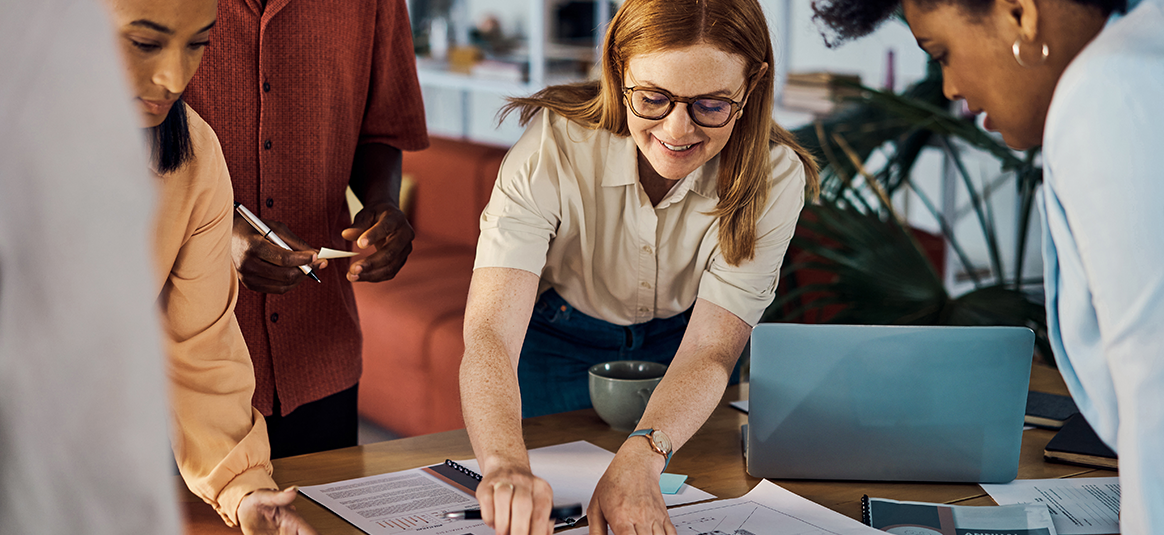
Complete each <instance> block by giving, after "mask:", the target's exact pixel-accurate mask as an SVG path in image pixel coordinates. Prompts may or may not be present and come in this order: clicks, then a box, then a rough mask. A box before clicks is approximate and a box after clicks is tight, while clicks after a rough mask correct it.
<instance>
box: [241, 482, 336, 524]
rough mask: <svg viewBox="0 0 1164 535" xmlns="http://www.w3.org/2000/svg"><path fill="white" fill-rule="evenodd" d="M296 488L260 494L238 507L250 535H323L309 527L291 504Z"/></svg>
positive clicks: (245, 498)
mask: <svg viewBox="0 0 1164 535" xmlns="http://www.w3.org/2000/svg"><path fill="white" fill-rule="evenodd" d="M295 495H296V490H295V487H287V488H286V489H283V490H282V491H274V490H267V489H261V490H256V491H254V492H252V493H250V494H247V495H246V497H244V498H243V499H242V502H240V503H239V504H238V523H239V526H240V527H241V528H242V531H243V533H244V534H246V535H319V533H318V532H316V531H315V529H313V528H312V527H311V526H310V525H308V524H307V522H306V521H305V520H303V518H302V517H300V516H299V513H298V512H296V511H295V508H294V507H292V506H291V502H294V501H295Z"/></svg>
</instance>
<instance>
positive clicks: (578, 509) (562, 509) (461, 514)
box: [445, 503, 582, 526]
mask: <svg viewBox="0 0 1164 535" xmlns="http://www.w3.org/2000/svg"><path fill="white" fill-rule="evenodd" d="M580 516H582V504H580V503H572V504H570V505H555V506H554V508H553V509H550V518H552V519H554V520H558V521H560V522H565V523H567V524H570V525H571V526H573V525H574V522H576V521H577V520H576V519H577V518H578V517H580ZM445 518H446V519H448V520H481V510H480V509H465V510H464V511H449V512H447V513H445Z"/></svg>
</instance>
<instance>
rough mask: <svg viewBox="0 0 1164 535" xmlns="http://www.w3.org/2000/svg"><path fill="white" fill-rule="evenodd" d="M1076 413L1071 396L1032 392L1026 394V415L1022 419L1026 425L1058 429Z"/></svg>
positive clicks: (1077, 411) (1076, 409) (1077, 410)
mask: <svg viewBox="0 0 1164 535" xmlns="http://www.w3.org/2000/svg"><path fill="white" fill-rule="evenodd" d="M1078 413H1079V409H1078V408H1077V407H1076V406H1075V401H1074V400H1072V399H1071V396H1060V395H1058V394H1047V393H1045V392H1033V391H1032V392H1028V393H1027V413H1026V417H1025V418H1024V422H1025V423H1026V424H1027V425H1033V426H1035V427H1044V428H1047V429H1059V428H1060V427H1063V423H1064V422H1066V421H1067V419H1068V418H1070V417H1071V415H1072V414H1078Z"/></svg>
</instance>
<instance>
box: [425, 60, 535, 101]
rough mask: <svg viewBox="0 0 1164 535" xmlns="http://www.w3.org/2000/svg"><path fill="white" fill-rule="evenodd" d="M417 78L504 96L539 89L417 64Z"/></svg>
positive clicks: (427, 83)
mask: <svg viewBox="0 0 1164 535" xmlns="http://www.w3.org/2000/svg"><path fill="white" fill-rule="evenodd" d="M416 75H417V78H418V79H419V80H420V85H421V86H430V87H440V88H444V89H456V90H459V91H483V92H486V93H494V94H498V95H504V96H525V95H529V94H530V93H533V92H534V91H537V90H538V89H540V88H535V87H534V86H533V85H532V84H528V83H524V82H509V81H505V80H492V79H489V78H482V77H479V76H472V75H468V74H461V73H456V72H451V71H447V70H443V69H436V68H431V67H426V66H423V65H421V64H419V62H418V64H417V68H416Z"/></svg>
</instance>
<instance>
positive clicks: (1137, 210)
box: [1042, 0, 1164, 533]
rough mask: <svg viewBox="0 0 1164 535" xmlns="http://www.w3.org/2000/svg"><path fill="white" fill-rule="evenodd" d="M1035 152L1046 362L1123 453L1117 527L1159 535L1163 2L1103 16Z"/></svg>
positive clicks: (1163, 475)
mask: <svg viewBox="0 0 1164 535" xmlns="http://www.w3.org/2000/svg"><path fill="white" fill-rule="evenodd" d="M1051 53H1052V54H1053V53H1054V50H1052V51H1051ZM1043 154H1044V161H1045V164H1046V166H1045V181H1044V184H1043V203H1042V212H1043V228H1044V239H1043V243H1044V265H1045V267H1044V270H1045V276H1046V281H1045V285H1046V292H1047V323H1048V327H1049V331H1050V332H1049V334H1050V337H1051V344H1052V348H1053V349H1054V352H1055V358H1056V360H1057V362H1058V363H1059V369H1060V371H1061V372H1062V374H1063V378H1064V380H1065V381H1066V382H1067V386H1068V388H1069V389H1070V390H1071V395H1072V396H1073V397H1074V398H1075V401H1076V403H1077V404H1078V405H1079V409H1080V411H1081V412H1082V413H1083V415H1084V416H1085V417H1086V418H1087V421H1088V422H1089V423H1091V425H1092V427H1094V428H1095V430H1096V432H1097V433H1098V434H1099V436H1100V438H1102V439H1103V440H1104V442H1106V443H1107V444H1108V445H1109V446H1111V447H1112V449H1114V450H1116V452H1117V453H1118V454H1119V458H1120V484H1121V487H1122V488H1121V494H1122V505H1121V515H1120V525H1121V531H1122V532H1123V533H1164V0H1142V1H1140V2H1139V5H1138V6H1136V8H1135V9H1134V10H1132V11H1131V12H1129V14H1128V15H1127V16H1124V17H1121V18H1118V19H1113V20H1112V21H1110V22H1109V23H1108V25H1107V27H1106V28H1105V29H1104V30H1103V31H1102V32H1101V33H1100V34H1099V36H1097V37H1096V38H1095V40H1094V41H1092V42H1091V43H1090V44H1089V45H1088V46H1087V47H1086V48H1085V49H1084V50H1083V51H1082V52H1081V53H1080V54H1079V56H1077V57H1076V58H1075V60H1074V61H1073V62H1072V63H1071V65H1070V66H1069V67H1068V68H1067V70H1066V71H1065V72H1064V73H1063V76H1062V78H1060V80H1059V83H1058V85H1057V86H1056V88H1055V95H1054V98H1053V100H1052V102H1051V108H1050V110H1049V112H1048V115H1047V124H1046V130H1045V132H1044V135H1043Z"/></svg>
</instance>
